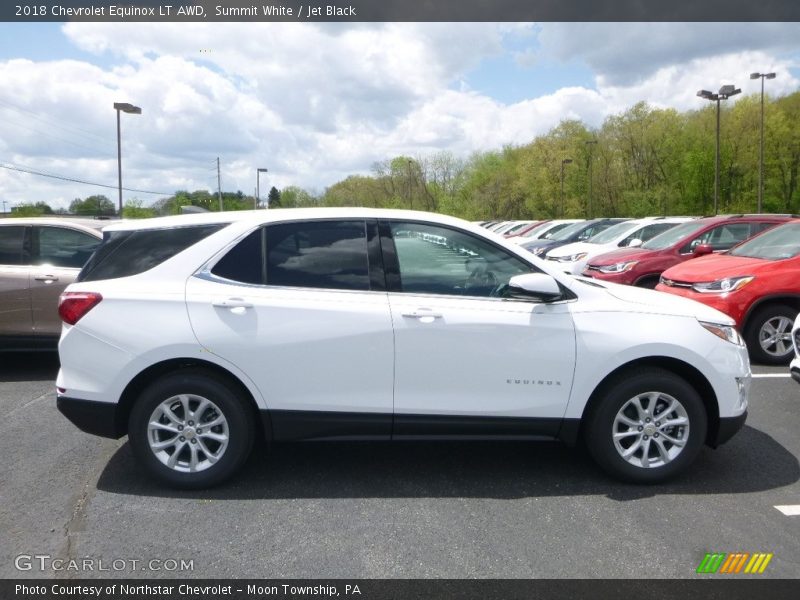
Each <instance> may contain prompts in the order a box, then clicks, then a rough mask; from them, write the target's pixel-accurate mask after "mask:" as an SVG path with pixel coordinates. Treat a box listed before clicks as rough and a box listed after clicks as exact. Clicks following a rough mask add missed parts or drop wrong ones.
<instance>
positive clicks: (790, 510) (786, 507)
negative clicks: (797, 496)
mask: <svg viewBox="0 0 800 600" xmlns="http://www.w3.org/2000/svg"><path fill="white" fill-rule="evenodd" d="M775 508H777V509H778V510H779V511H781V512H782V513H783V514H785V515H786V516H787V517H797V516H800V504H783V505H780V506H776V507H775Z"/></svg>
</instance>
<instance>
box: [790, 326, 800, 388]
mask: <svg viewBox="0 0 800 600" xmlns="http://www.w3.org/2000/svg"><path fill="white" fill-rule="evenodd" d="M792 345H793V346H794V358H793V359H792V362H791V364H790V365H789V373H790V374H791V376H792V379H794V380H795V381H796V382H797V383H800V315H798V316H797V318H796V319H795V320H794V327H792Z"/></svg>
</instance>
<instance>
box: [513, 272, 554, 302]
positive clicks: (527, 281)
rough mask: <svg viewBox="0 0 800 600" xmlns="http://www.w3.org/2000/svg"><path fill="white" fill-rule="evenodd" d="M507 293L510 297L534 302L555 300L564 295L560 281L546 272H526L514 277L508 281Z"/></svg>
mask: <svg viewBox="0 0 800 600" xmlns="http://www.w3.org/2000/svg"><path fill="white" fill-rule="evenodd" d="M506 293H507V296H508V297H509V298H516V299H518V300H528V301H533V302H555V301H556V300H561V298H562V297H563V294H562V293H561V288H559V287H558V282H557V281H556V280H555V279H553V278H552V277H551V276H550V275H546V274H545V273H526V274H525V275H516V276H514V277H512V278H511V279H510V280H509V281H508V288H507V290H506Z"/></svg>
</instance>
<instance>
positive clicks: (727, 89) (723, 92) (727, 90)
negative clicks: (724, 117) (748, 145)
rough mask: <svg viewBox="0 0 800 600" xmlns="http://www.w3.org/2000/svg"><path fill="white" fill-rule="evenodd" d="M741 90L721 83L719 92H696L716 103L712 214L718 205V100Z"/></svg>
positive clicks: (715, 212)
mask: <svg viewBox="0 0 800 600" xmlns="http://www.w3.org/2000/svg"><path fill="white" fill-rule="evenodd" d="M741 92H742V90H740V89H739V88H737V87H736V86H735V85H723V86H722V87H721V88H719V92H717V93H716V94H714V93H712V92H709V91H708V90H700V91H699V92H697V95H698V96H699V97H700V98H705V99H706V100H711V101H713V102H716V103H717V150H716V155H715V158H714V214H715V215H716V214H717V212H718V206H719V101H720V100H727V99H728V98H730V97H731V96H735V95H736V94H740V93H741Z"/></svg>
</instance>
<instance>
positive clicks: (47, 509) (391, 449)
mask: <svg viewBox="0 0 800 600" xmlns="http://www.w3.org/2000/svg"><path fill="white" fill-rule="evenodd" d="M57 369H58V361H57V357H56V356H55V355H24V354H21V355H0V456H2V457H3V460H2V461H0V531H1V532H2V538H3V541H4V543H3V544H2V550H0V577H2V578H18V577H37V578H38V577H59V578H62V577H73V578H78V577H80V578H85V577H108V576H114V575H119V576H125V577H147V578H159V577H176V576H181V577H186V576H189V577H206V578H216V577H258V578H306V577H319V578H383V577H392V578H394V577H411V578H418V577H419V578H430V577H436V578H440V577H446V578H463V577H480V578H505V577H511V578H516V577H525V578H528V577H531V578H539V577H554V578H563V577H599V578H616V577H631V578H674V577H682V578H696V577H698V575H697V574H696V572H695V570H696V569H697V566H698V565H699V564H700V562H701V560H702V559H703V557H704V555H705V553H706V552H726V553H732V552H750V553H754V552H768V553H773V558H772V560H771V562H770V563H769V565H768V568H767V569H766V571H765V572H764V574H763V575H762V577H792V578H795V577H799V576H800V515H798V516H787V515H785V514H783V513H782V512H781V511H779V510H778V509H776V508H775V506H783V505H800V483H798V480H800V463H799V462H798V457H800V435H798V432H800V386H798V385H797V384H796V383H795V382H794V381H792V380H791V379H789V378H788V377H787V376H786V374H787V369H786V368H765V367H754V373H755V374H756V375H757V377H756V378H755V379H754V382H753V389H752V395H751V400H750V417H749V419H748V422H747V425H746V426H745V428H744V430H743V431H741V432H740V433H739V434H738V435H737V436H736V437H734V439H733V440H732V441H731V442H729V443H728V444H727V445H725V446H723V447H721V448H720V449H718V450H711V449H705V450H704V451H703V453H702V454H701V456H700V457H699V459H698V460H697V462H696V463H695V465H694V466H693V467H692V468H691V469H690V471H689V473H688V474H687V475H685V476H684V477H682V478H680V479H678V480H675V481H673V482H671V483H668V484H666V485H660V486H657V487H639V486H631V485H624V484H620V483H617V482H616V481H613V480H611V479H609V478H608V477H606V476H605V475H604V474H603V473H602V472H600V471H599V469H598V468H596V467H595V466H594V464H593V463H592V462H591V461H590V460H589V458H588V457H587V456H586V455H585V454H584V453H583V452H582V451H580V450H577V449H570V448H567V447H565V446H562V445H561V444H558V443H540V444H534V443H519V442H513V443H512V442H504V443H489V442H480V443H432V442H429V443H411V442H408V443H396V444H388V443H386V444H379V443H339V444H296V445H282V446H275V447H273V448H272V450H271V452H270V453H266V451H265V449H264V448H261V450H262V451H261V452H256V453H254V456H253V457H251V459H250V461H249V463H248V465H247V466H246V468H245V469H244V470H243V472H242V473H241V474H240V475H239V476H237V477H236V478H235V480H234V481H232V482H231V483H230V484H228V485H225V486H223V487H221V488H218V489H214V490H210V491H200V492H176V491H173V490H169V489H166V488H163V487H161V486H159V485H157V484H155V483H153V482H151V481H150V480H149V479H148V478H147V477H146V476H145V474H144V473H143V471H142V470H141V469H140V468H139V467H138V466H137V465H136V464H135V463H134V461H133V458H132V455H131V451H130V448H129V445H128V443H127V441H126V439H125V438H123V439H122V440H118V441H114V440H103V439H99V438H95V437H92V436H89V435H86V434H83V433H81V432H80V431H78V430H77V429H76V428H75V427H74V426H73V425H72V424H70V423H69V422H68V421H67V420H66V419H65V418H63V417H62V416H61V415H60V414H59V413H58V411H57V410H56V407H55V394H54V389H53V380H54V378H55V375H56V372H57ZM34 555H35V556H47V557H49V559H44V560H42V559H30V560H28V559H25V558H23V559H19V557H20V556H23V557H25V556H34ZM70 559H75V560H78V561H81V564H83V565H91V566H92V568H91V569H85V568H81V570H79V571H74V570H60V571H59V570H55V569H54V568H53V563H52V562H51V561H53V560H66V561H69V560H70ZM85 560H89V561H90V562H89V563H85V562H84V561H85ZM114 561H116V562H114ZM120 561H124V563H123V562H120ZM134 561H138V562H134ZM150 561H156V562H154V563H151V562H150ZM170 561H175V563H173V562H170ZM180 561H183V562H184V563H191V565H190V566H191V568H189V565H186V564H185V570H183V571H181V570H180V567H178V568H177V570H176V569H173V567H175V566H176V563H177V565H180ZM42 564H44V565H45V569H44V570H41V568H40V567H41V566H42ZM57 564H59V565H62V566H64V565H69V563H68V562H66V563H57ZM123 564H124V568H121V569H118V568H117V567H122V566H123ZM27 565H30V566H31V568H30V570H18V567H19V566H21V567H23V568H25V567H26V566H27ZM102 568H105V569H106V570H100V569H102ZM704 577H712V576H710V575H704ZM714 577H717V576H714ZM720 577H722V576H720Z"/></svg>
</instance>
